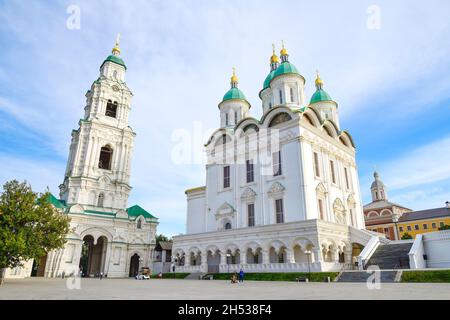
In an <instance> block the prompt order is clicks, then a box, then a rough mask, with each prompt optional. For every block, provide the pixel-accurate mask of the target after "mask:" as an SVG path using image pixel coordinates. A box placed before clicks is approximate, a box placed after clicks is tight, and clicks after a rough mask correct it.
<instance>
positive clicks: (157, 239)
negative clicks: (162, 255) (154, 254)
mask: <svg viewBox="0 0 450 320" xmlns="http://www.w3.org/2000/svg"><path fill="white" fill-rule="evenodd" d="M160 241H169V242H172V238H168V237H166V236H165V235H163V234H158V235H156V245H158V244H159V242H160Z"/></svg>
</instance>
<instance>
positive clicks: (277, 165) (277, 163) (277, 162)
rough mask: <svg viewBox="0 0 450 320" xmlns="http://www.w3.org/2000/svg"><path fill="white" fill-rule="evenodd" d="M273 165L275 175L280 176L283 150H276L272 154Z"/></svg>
mask: <svg viewBox="0 0 450 320" xmlns="http://www.w3.org/2000/svg"><path fill="white" fill-rule="evenodd" d="M272 166H273V175H274V176H280V175H281V174H282V171H281V151H278V152H274V153H273V154H272Z"/></svg>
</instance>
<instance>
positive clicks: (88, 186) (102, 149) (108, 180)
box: [59, 35, 136, 212]
mask: <svg viewBox="0 0 450 320" xmlns="http://www.w3.org/2000/svg"><path fill="white" fill-rule="evenodd" d="M119 44H120V35H118V36H117V40H116V44H115V46H114V48H113V49H112V53H111V55H109V56H108V57H107V58H106V59H105V61H104V62H103V63H102V65H101V66H100V75H99V77H98V79H97V80H95V81H94V82H93V83H92V85H91V88H90V89H89V90H88V91H87V93H86V106H85V107H84V117H83V118H82V119H80V121H79V122H78V125H79V127H78V129H76V130H73V131H72V141H71V144H70V149H69V158H68V161H67V168H66V172H65V176H64V182H63V183H62V184H61V185H60V186H59V188H60V197H61V199H62V200H64V201H65V202H66V204H67V205H69V206H70V205H72V204H79V205H82V206H83V207H85V208H86V209H88V210H89V209H90V210H95V211H104V212H111V211H114V210H124V209H126V207H127V201H128V196H129V193H130V191H131V186H130V185H129V180H130V165H131V157H132V153H133V142H134V137H135V136H136V134H135V133H134V132H133V130H132V129H131V128H130V126H129V125H128V117H129V113H130V110H131V99H132V96H133V94H132V92H131V91H130V89H129V88H128V86H127V84H126V82H125V73H126V70H127V67H126V65H125V63H124V61H123V60H122V58H121V57H120V54H121V50H120V47H119Z"/></svg>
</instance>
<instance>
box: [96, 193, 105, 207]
mask: <svg viewBox="0 0 450 320" xmlns="http://www.w3.org/2000/svg"><path fill="white" fill-rule="evenodd" d="M103 200H105V195H104V194H103V193H100V194H99V195H98V200H97V206H98V207H103Z"/></svg>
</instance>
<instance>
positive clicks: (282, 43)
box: [280, 40, 289, 56]
mask: <svg viewBox="0 0 450 320" xmlns="http://www.w3.org/2000/svg"><path fill="white" fill-rule="evenodd" d="M288 54H289V53H288V51H287V50H286V48H285V47H284V41H283V40H281V51H280V55H281V56H287V55H288Z"/></svg>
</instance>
